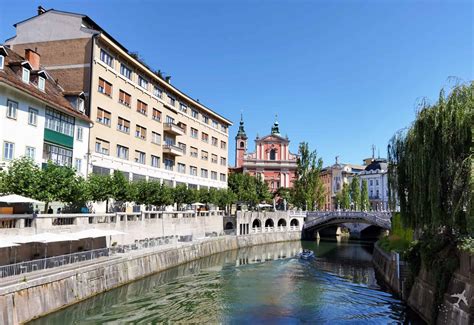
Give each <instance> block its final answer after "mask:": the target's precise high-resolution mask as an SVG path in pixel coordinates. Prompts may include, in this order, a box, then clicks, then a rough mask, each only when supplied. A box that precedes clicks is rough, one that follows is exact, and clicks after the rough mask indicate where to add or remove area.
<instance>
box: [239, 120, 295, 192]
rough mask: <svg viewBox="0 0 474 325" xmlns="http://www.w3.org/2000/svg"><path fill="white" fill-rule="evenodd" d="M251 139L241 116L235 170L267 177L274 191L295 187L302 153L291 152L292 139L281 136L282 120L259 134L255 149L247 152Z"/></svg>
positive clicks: (262, 177)
mask: <svg viewBox="0 0 474 325" xmlns="http://www.w3.org/2000/svg"><path fill="white" fill-rule="evenodd" d="M247 141H248V137H247V134H246V133H245V129H244V121H243V119H241V120H240V125H239V131H238V132H237V135H236V137H235V169H234V172H243V173H246V174H250V175H252V176H255V177H259V178H261V179H263V180H264V181H265V182H266V183H267V184H268V187H269V189H270V191H271V192H276V191H277V190H278V189H279V188H280V187H284V188H291V187H293V182H294V180H295V177H296V167H297V164H296V161H297V158H298V155H296V154H292V153H291V152H290V149H289V145H290V140H289V139H288V137H283V136H281V134H280V129H279V124H278V121H275V123H274V124H273V126H272V129H271V133H270V134H269V135H266V136H264V137H261V138H260V137H259V136H257V137H256V138H255V150H254V152H250V153H249V152H247V145H248V142H247Z"/></svg>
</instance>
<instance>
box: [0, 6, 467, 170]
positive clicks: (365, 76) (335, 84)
mask: <svg viewBox="0 0 474 325" xmlns="http://www.w3.org/2000/svg"><path fill="white" fill-rule="evenodd" d="M40 4H41V5H42V6H43V7H45V8H46V9H50V8H54V9H58V10H65V11H72V12H79V13H83V14H87V15H88V16H89V17H91V18H92V19H94V20H95V21H96V22H97V23H98V24H99V25H100V26H101V27H102V28H104V29H105V30H107V31H108V32H109V33H110V34H111V35H113V36H114V37H115V38H116V39H117V40H118V41H120V42H121V43H122V44H123V45H124V46H125V47H126V48H128V49H129V50H130V51H136V52H139V53H140V54H141V56H142V57H143V58H144V59H145V61H146V62H147V63H148V64H149V65H150V66H152V67H153V68H155V69H161V70H162V71H164V72H165V73H167V74H170V75H171V76H172V83H173V84H174V85H175V86H177V87H178V88H180V89H181V90H183V91H184V92H186V93H188V94H189V95H190V96H192V97H194V98H198V99H199V100H200V101H201V102H202V103H204V104H206V105H207V106H209V107H211V108H213V109H214V110H216V111H218V112H219V113H221V114H222V115H224V116H225V117H227V118H229V119H231V120H232V121H234V126H233V127H232V128H231V129H230V139H231V141H230V142H231V145H230V148H229V149H230V152H229V156H230V157H229V158H230V159H229V161H230V163H231V164H233V162H234V140H233V139H234V137H235V133H236V132H237V128H238V121H239V119H240V112H241V111H243V114H244V120H245V126H246V131H247V135H248V136H249V137H250V141H251V143H250V144H249V149H250V150H253V146H254V145H253V139H254V138H255V136H256V135H257V133H258V134H259V135H260V136H263V135H266V134H268V133H269V132H270V128H271V125H272V123H273V121H274V116H275V114H278V120H279V122H280V126H281V128H280V130H281V132H282V133H283V134H284V135H285V134H287V135H288V137H289V138H290V140H291V150H292V151H293V152H296V151H297V146H298V143H299V142H301V141H308V142H309V144H310V147H311V148H313V149H317V151H318V154H319V155H320V156H322V157H323V160H324V164H325V165H328V164H332V163H333V162H334V157H335V156H336V155H339V156H340V160H341V161H343V162H352V163H360V162H361V161H362V159H363V158H365V157H368V156H370V155H371V149H370V148H371V145H372V144H374V145H375V146H376V147H377V148H378V149H379V150H380V154H381V156H385V153H386V146H387V142H388V140H389V138H390V137H391V136H392V135H393V134H394V132H396V131H397V130H399V129H401V128H403V127H406V126H408V125H409V124H410V123H411V122H412V121H413V119H414V117H415V109H416V104H417V103H418V102H419V101H420V99H421V98H424V97H426V98H428V99H429V100H430V101H432V102H433V101H435V100H436V99H437V97H438V94H439V90H440V89H441V88H443V87H445V88H449V87H450V86H452V84H453V82H452V81H450V77H456V78H459V80H461V81H464V82H466V81H469V80H473V79H474V78H473V75H474V70H473V60H474V50H473V47H474V45H473V44H474V39H473V37H474V35H473V33H474V32H473V30H474V25H473V24H474V23H473V22H474V8H473V7H474V6H473V4H472V2H470V1H375V0H373V1H355V0H351V1H291V0H285V1H283V0H274V1H248V0H247V1H230V0H228V1H218V0H214V1H211V0H202V1H197V0H195V1H192V0H188V1H184V0H174V1H104V0H102V1H64V0H62V1H14V2H10V3H9V5H8V7H9V8H8V10H1V11H0V42H3V41H4V40H5V39H6V38H8V37H11V36H13V35H14V33H15V31H14V28H13V26H12V25H13V24H14V23H15V22H18V21H21V20H23V19H25V18H28V17H30V16H32V15H34V14H35V13H36V7H37V6H38V5H40Z"/></svg>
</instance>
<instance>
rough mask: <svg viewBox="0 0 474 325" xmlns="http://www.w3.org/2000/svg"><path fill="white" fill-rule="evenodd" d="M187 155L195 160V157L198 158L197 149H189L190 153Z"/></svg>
mask: <svg viewBox="0 0 474 325" xmlns="http://www.w3.org/2000/svg"><path fill="white" fill-rule="evenodd" d="M189 154H190V155H191V157H194V158H197V156H198V149H197V148H195V147H191V151H190V152H189Z"/></svg>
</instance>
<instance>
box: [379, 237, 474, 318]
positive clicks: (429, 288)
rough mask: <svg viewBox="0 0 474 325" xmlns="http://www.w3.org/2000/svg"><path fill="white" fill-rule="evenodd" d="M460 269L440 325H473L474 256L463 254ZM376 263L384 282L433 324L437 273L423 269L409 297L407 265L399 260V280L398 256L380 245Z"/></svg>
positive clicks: (453, 280) (443, 310)
mask: <svg viewBox="0 0 474 325" xmlns="http://www.w3.org/2000/svg"><path fill="white" fill-rule="evenodd" d="M459 257H460V266H459V269H458V270H457V271H456V272H454V274H453V276H452V278H451V281H450V283H449V286H448V290H447V292H446V293H445V295H444V300H443V304H442V306H440V307H439V311H438V318H437V319H436V323H437V324H456V325H464V324H466V325H467V324H473V323H474V255H473V254H469V253H467V252H460V253H459ZM373 264H374V268H375V270H376V271H377V273H378V274H379V275H380V276H381V277H382V279H383V281H384V282H385V283H386V284H387V285H388V286H389V287H390V288H391V289H392V290H393V291H394V292H395V293H396V294H398V295H399V296H400V297H401V298H402V299H403V300H404V301H406V302H407V303H408V305H409V306H410V308H412V309H413V310H414V311H416V312H417V314H418V315H420V316H421V317H422V318H423V319H424V320H425V321H427V322H428V323H430V324H432V323H435V320H433V319H432V315H433V308H434V307H433V306H434V299H435V293H436V281H435V279H434V274H433V273H432V272H430V270H427V269H426V268H425V267H424V266H422V267H421V270H420V273H419V274H418V276H417V277H416V278H415V282H414V284H413V287H412V289H411V291H410V295H409V296H408V294H407V290H406V289H405V281H406V279H407V278H408V276H409V269H408V264H407V263H406V262H403V261H400V278H398V277H397V267H396V262H395V253H386V252H384V251H383V250H382V249H381V248H380V247H378V245H377V244H376V245H375V246H374V253H373Z"/></svg>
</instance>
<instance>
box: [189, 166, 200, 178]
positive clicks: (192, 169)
mask: <svg viewBox="0 0 474 325" xmlns="http://www.w3.org/2000/svg"><path fill="white" fill-rule="evenodd" d="M189 174H190V175H192V176H197V174H198V169H197V167H195V166H189Z"/></svg>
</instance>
